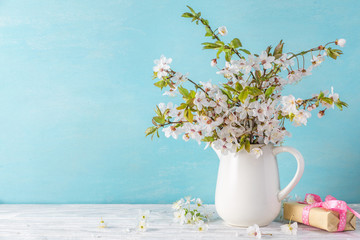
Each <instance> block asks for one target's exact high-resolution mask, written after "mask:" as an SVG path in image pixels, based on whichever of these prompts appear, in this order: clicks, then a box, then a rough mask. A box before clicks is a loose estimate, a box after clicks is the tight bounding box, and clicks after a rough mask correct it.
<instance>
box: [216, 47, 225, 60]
mask: <svg viewBox="0 0 360 240" xmlns="http://www.w3.org/2000/svg"><path fill="white" fill-rule="evenodd" d="M223 50H224V49H223V48H219V51H218V52H217V53H216V58H219V57H220V54H221V53H222V51H223Z"/></svg>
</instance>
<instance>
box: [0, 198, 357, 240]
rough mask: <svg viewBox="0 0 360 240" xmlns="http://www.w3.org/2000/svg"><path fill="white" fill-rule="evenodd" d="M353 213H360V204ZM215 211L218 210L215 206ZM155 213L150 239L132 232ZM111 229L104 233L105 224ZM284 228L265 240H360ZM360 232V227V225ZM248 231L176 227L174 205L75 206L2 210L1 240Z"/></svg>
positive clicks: (275, 226) (216, 235)
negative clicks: (143, 214)
mask: <svg viewBox="0 0 360 240" xmlns="http://www.w3.org/2000/svg"><path fill="white" fill-rule="evenodd" d="M351 207H352V208H353V209H354V210H356V211H360V204H353V205H351ZM209 208H210V209H214V206H213V205H210V206H209ZM139 209H142V210H150V211H151V214H150V216H149V220H148V223H149V227H148V230H147V231H146V232H144V233H139V232H136V231H133V230H130V231H129V229H132V228H134V226H135V225H136V224H137V220H136V218H137V216H138V210H139ZM101 217H102V218H103V219H104V221H105V223H106V224H107V225H108V227H107V228H103V229H101V228H98V226H99V223H100V218H101ZM282 224H283V223H280V222H273V223H271V224H270V225H269V226H267V227H264V228H261V231H262V232H264V233H272V234H273V236H263V239H360V230H359V229H357V230H356V231H348V232H342V233H328V232H325V231H322V230H319V229H315V228H312V227H309V226H305V225H302V224H300V225H299V229H298V234H297V236H294V237H292V236H289V235H285V234H283V233H282V232H281V231H280V225H282ZM357 226H358V228H360V226H359V221H357ZM241 238H245V239H248V238H247V237H246V230H245V228H236V227H230V226H227V225H225V224H224V223H223V221H222V220H220V219H215V220H213V221H212V222H210V223H209V230H208V231H207V232H197V231H196V230H195V229H193V228H192V227H191V226H188V225H180V224H178V223H175V222H173V211H172V209H171V205H163V204H161V205H160V204H146V205H128V204H72V205H53V204H50V205H44V204H39V205H28V204H24V205H21V204H3V205H0V240H3V239H4V240H5V239H6V240H12V239H21V240H26V239H36V240H45V239H61V240H67V239H86V240H89V239H169V240H172V239H221V240H222V239H241Z"/></svg>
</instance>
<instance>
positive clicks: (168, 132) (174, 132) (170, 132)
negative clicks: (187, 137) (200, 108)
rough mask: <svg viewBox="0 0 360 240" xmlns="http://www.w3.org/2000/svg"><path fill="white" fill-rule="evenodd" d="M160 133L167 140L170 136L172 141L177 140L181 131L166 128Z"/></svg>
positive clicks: (169, 127) (173, 127)
mask: <svg viewBox="0 0 360 240" xmlns="http://www.w3.org/2000/svg"><path fill="white" fill-rule="evenodd" d="M162 131H163V132H164V133H165V137H167V138H169V137H170V136H171V137H173V138H174V139H177V138H178V136H179V134H180V133H181V129H180V128H176V127H175V126H168V127H166V128H163V130H162Z"/></svg>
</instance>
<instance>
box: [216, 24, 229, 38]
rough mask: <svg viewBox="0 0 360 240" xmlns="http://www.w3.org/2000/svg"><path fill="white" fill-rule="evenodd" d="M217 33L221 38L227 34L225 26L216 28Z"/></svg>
mask: <svg viewBox="0 0 360 240" xmlns="http://www.w3.org/2000/svg"><path fill="white" fill-rule="evenodd" d="M218 31H219V33H220V35H221V36H226V35H227V34H228V30H227V28H226V27H225V26H221V27H219V28H218Z"/></svg>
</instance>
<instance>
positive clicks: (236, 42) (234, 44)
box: [230, 38, 242, 48]
mask: <svg viewBox="0 0 360 240" xmlns="http://www.w3.org/2000/svg"><path fill="white" fill-rule="evenodd" d="M230 44H231V45H232V47H233V48H239V47H242V44H241V42H240V40H239V39H238V38H234V39H233V40H232V41H231V42H230Z"/></svg>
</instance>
